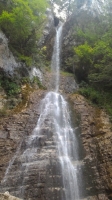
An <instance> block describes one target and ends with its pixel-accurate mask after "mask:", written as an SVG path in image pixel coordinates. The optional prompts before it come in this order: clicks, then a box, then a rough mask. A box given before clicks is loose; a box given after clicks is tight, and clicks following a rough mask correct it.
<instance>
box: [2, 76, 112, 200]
mask: <svg viewBox="0 0 112 200" xmlns="http://www.w3.org/2000/svg"><path fill="white" fill-rule="evenodd" d="M69 78H70V79H72V77H69V76H66V77H65V76H64V75H62V77H61V85H62V86H61V88H60V92H64V93H65V94H64V95H65V97H66V98H68V99H70V102H72V103H71V106H72V110H73V113H74V112H75V113H78V115H79V117H78V118H81V122H80V126H81V134H80V133H78V135H79V136H78V137H79V140H80V143H81V140H82V144H83V145H81V149H80V154H81V159H82V158H83V162H82V161H81V163H83V164H82V166H83V168H82V177H83V181H82V182H83V185H85V186H84V190H85V191H84V193H83V196H82V198H85V199H84V200H90V199H91V200H108V199H111V194H112V193H111V188H112V185H111V184H112V176H111V175H112V174H111V171H112V165H111V163H112V158H111V151H112V147H111V140H112V132H111V129H110V128H111V127H110V123H109V119H108V117H107V116H106V114H105V113H104V112H102V111H100V110H97V109H96V108H93V107H92V106H91V105H89V104H88V102H87V101H86V100H85V99H84V98H83V97H82V96H79V95H70V94H69V92H70V93H71V92H73V91H74V87H73V86H74V79H72V81H71V86H70V85H69V89H70V91H69V90H68V89H66V87H65V85H66V84H67V82H68V80H69ZM48 80H49V76H48V77H47V78H46V83H47V82H48ZM45 93H46V91H43V90H37V91H34V92H33V93H31V94H30V97H29V101H28V103H27V107H24V108H23V109H22V111H21V112H19V113H13V114H12V116H9V117H6V118H4V119H2V120H1V122H0V127H1V132H0V157H1V159H0V169H1V170H0V180H1V181H2V183H1V190H2V191H4V192H5V191H9V192H10V193H11V195H15V196H17V197H21V198H22V197H24V199H29V198H30V199H34V200H35V199H36V200H40V199H42V200H43V199H49V198H50V199H53V198H55V199H56V200H57V199H59V198H60V195H62V193H63V184H62V177H61V170H60V165H59V162H58V157H57V153H56V148H55V143H54V140H53V130H52V129H51V128H49V119H48V120H46V122H45V123H46V124H45V126H44V127H42V130H41V136H39V137H37V140H36V141H35V144H34V147H37V146H38V151H36V152H35V162H32V165H31V160H30V167H29V168H25V167H24V166H25V163H27V164H28V160H29V159H31V157H30V153H31V151H32V149H31V148H29V156H27V157H26V156H25V154H23V152H24V151H25V150H27V151H28V149H27V144H28V138H29V137H30V135H31V134H32V131H33V129H34V128H35V126H36V123H37V119H38V117H39V115H40V102H41V99H43V97H44V96H45ZM76 115H77V114H75V116H76ZM72 118H73V121H74V114H73V116H72ZM79 121H80V120H79ZM33 150H36V148H34V149H33ZM82 152H83V153H82ZM21 162H22V163H24V165H23V166H22V165H21ZM6 169H7V170H6ZM3 180H4V181H3ZM5 180H6V181H5ZM20 193H21V194H22V196H20ZM107 195H108V197H107Z"/></svg>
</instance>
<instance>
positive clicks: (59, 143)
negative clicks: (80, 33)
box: [3, 26, 79, 200]
mask: <svg viewBox="0 0 112 200" xmlns="http://www.w3.org/2000/svg"><path fill="white" fill-rule="evenodd" d="M61 36H62V26H61V27H59V28H58V29H57V30H56V39H55V44H54V51H53V56H52V63H51V69H52V81H51V87H52V91H50V92H48V93H47V95H46V96H45V98H44V99H43V100H42V103H41V114H40V117H39V119H38V122H37V125H36V127H35V129H34V131H33V133H32V135H31V136H30V137H29V138H28V140H27V147H26V150H25V151H24V152H23V153H22V155H21V166H22V167H21V170H22V168H24V166H25V173H27V172H28V170H30V167H31V165H33V164H34V163H35V164H36V163H37V164H38V166H39V162H40V161H38V160H37V159H36V155H37V149H38V146H37V147H36V149H35V143H36V140H37V138H39V136H40V135H41V130H42V127H43V126H44V124H45V121H46V120H47V119H49V121H50V126H52V130H53V134H54V135H53V138H54V143H55V144H56V150H57V154H58V158H59V162H60V164H61V170H62V179H63V188H64V193H65V194H64V195H62V197H61V199H60V200H78V199H79V187H78V164H77V162H75V161H77V160H78V152H77V140H76V136H75V130H74V129H72V127H71V122H70V115H69V109H68V106H67V102H66V101H65V100H64V98H63V96H62V95H61V94H59V93H58V90H59V71H60V49H61V45H60V44H61ZM15 158H16V156H15V157H14V158H13V160H12V162H10V166H9V168H8V170H7V171H6V175H5V178H4V180H3V182H6V179H7V173H9V169H10V168H11V165H12V164H13V162H14V159H15ZM22 160H23V161H24V162H22ZM22 184H23V185H24V180H23V183H22ZM22 188H23V190H22V189H21V188H19V190H21V191H22V193H24V187H23V186H22ZM23 196H24V194H23Z"/></svg>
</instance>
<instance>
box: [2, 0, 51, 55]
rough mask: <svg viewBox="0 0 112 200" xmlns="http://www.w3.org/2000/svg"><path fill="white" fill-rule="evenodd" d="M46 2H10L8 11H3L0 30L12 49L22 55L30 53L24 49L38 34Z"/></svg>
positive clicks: (19, 0) (16, 0)
mask: <svg viewBox="0 0 112 200" xmlns="http://www.w3.org/2000/svg"><path fill="white" fill-rule="evenodd" d="M46 6H47V2H46V0H38V1H36V0H32V1H30V0H12V1H11V4H10V9H8V10H5V11H4V10H3V12H2V14H1V16H0V28H1V29H2V30H3V32H4V33H5V34H6V36H7V37H8V39H9V43H10V44H11V45H12V46H13V48H14V49H16V50H17V51H19V52H20V53H22V54H25V55H29V54H30V53H31V48H30V47H29V49H30V52H29V51H27V52H26V49H28V48H24V47H26V46H27V44H29V40H30V41H31V40H32V41H33V38H34V36H35V38H36V37H37V36H38V35H39V34H40V31H39V28H38V27H39V26H40V24H41V23H42V22H43V20H44V18H45V15H44V13H45V9H46Z"/></svg>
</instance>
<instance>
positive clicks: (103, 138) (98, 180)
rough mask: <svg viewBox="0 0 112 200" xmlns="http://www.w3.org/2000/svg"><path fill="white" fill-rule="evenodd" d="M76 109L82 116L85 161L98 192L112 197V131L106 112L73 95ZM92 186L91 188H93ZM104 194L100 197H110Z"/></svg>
mask: <svg viewBox="0 0 112 200" xmlns="http://www.w3.org/2000/svg"><path fill="white" fill-rule="evenodd" d="M70 99H71V101H72V102H73V104H74V110H76V111H77V113H79V115H80V118H81V123H80V125H81V138H82V143H83V147H84V152H85V156H84V163H85V164H86V165H88V173H90V171H91V177H90V179H92V182H93V185H94V186H95V188H96V191H97V193H100V192H101V193H102V192H103V193H104V194H105V193H107V195H108V197H109V199H111V198H112V131H111V124H110V121H109V117H108V116H107V115H106V113H105V112H104V111H102V110H99V109H98V108H94V107H93V106H92V105H90V104H89V103H88V102H87V100H85V98H84V97H82V96H81V95H78V94H74V95H71V97H70ZM91 189H92V188H89V190H91ZM104 194H102V195H100V198H98V197H97V198H98V199H108V198H107V197H106V196H105V195H104Z"/></svg>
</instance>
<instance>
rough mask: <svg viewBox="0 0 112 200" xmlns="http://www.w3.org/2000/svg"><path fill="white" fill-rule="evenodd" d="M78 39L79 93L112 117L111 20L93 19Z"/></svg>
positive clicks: (75, 56)
mask: <svg viewBox="0 0 112 200" xmlns="http://www.w3.org/2000/svg"><path fill="white" fill-rule="evenodd" d="M75 35H76V38H77V41H78V42H79V45H77V46H75V47H74V48H73V51H74V62H75V65H76V67H75V74H76V76H77V80H78V82H79V83H80V85H81V86H83V87H82V88H80V90H79V92H80V93H81V94H82V95H84V96H85V97H86V98H88V99H90V100H91V101H92V102H93V103H94V104H97V105H98V106H100V107H102V108H105V109H106V110H107V112H108V113H109V114H110V115H111V116H112V94H111V89H112V40H111V35H112V20H111V19H110V17H109V16H108V18H106V20H104V19H97V20H96V19H93V20H92V21H91V23H89V24H87V25H85V26H84V27H83V29H81V28H77V31H76V33H75ZM84 83H85V84H84Z"/></svg>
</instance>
